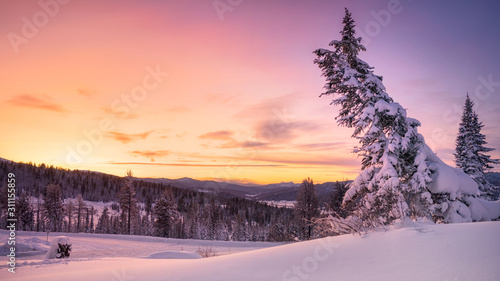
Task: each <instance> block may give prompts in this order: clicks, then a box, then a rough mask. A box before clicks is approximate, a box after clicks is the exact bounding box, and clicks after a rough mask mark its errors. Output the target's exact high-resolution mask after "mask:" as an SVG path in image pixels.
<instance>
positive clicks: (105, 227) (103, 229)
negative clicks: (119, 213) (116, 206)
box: [96, 207, 111, 233]
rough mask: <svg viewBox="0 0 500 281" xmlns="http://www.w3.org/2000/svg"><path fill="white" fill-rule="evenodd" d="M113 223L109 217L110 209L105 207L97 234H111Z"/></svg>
mask: <svg viewBox="0 0 500 281" xmlns="http://www.w3.org/2000/svg"><path fill="white" fill-rule="evenodd" d="M110 227H111V221H110V217H109V209H108V207H104V209H103V210H102V213H101V217H100V218H99V221H98V222H97V227H96V232H97V233H111V231H110Z"/></svg>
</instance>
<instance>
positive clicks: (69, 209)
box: [64, 199, 75, 232]
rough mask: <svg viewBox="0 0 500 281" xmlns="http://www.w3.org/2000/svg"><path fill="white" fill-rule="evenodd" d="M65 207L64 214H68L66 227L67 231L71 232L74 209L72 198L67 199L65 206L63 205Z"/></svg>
mask: <svg viewBox="0 0 500 281" xmlns="http://www.w3.org/2000/svg"><path fill="white" fill-rule="evenodd" d="M64 207H65V209H66V214H67V216H68V229H67V232H71V226H72V221H73V211H74V209H75V205H74V204H73V200H71V199H70V200H68V202H67V203H66V206H64Z"/></svg>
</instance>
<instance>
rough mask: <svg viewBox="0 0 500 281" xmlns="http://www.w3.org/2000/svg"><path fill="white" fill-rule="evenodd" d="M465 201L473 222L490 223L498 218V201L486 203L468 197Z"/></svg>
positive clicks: (499, 206) (482, 200)
mask: <svg viewBox="0 0 500 281" xmlns="http://www.w3.org/2000/svg"><path fill="white" fill-rule="evenodd" d="M465 201H466V203H467V205H469V209H470V211H471V219H472V220H473V221H490V220H495V219H498V218H499V217H500V200H498V201H487V200H484V199H480V198H473V197H468V198H466V199H465Z"/></svg>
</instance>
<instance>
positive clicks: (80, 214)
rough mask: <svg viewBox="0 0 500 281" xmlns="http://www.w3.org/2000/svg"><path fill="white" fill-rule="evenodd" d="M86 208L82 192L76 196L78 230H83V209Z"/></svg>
mask: <svg viewBox="0 0 500 281" xmlns="http://www.w3.org/2000/svg"><path fill="white" fill-rule="evenodd" d="M85 208H86V204H85V201H84V200H83V196H82V194H78V196H77V197H76V232H81V231H83V229H84V228H83V211H84V210H85Z"/></svg>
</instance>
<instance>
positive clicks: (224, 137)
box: [199, 130, 233, 140]
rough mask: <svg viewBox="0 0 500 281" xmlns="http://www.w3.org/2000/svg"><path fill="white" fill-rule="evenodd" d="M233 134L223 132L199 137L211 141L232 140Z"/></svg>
mask: <svg viewBox="0 0 500 281" xmlns="http://www.w3.org/2000/svg"><path fill="white" fill-rule="evenodd" d="M232 135H233V132H232V131H227V130H222V131H216V132H208V133H206V134H203V135H201V136H199V138H200V139H210V140H230V139H232Z"/></svg>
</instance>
